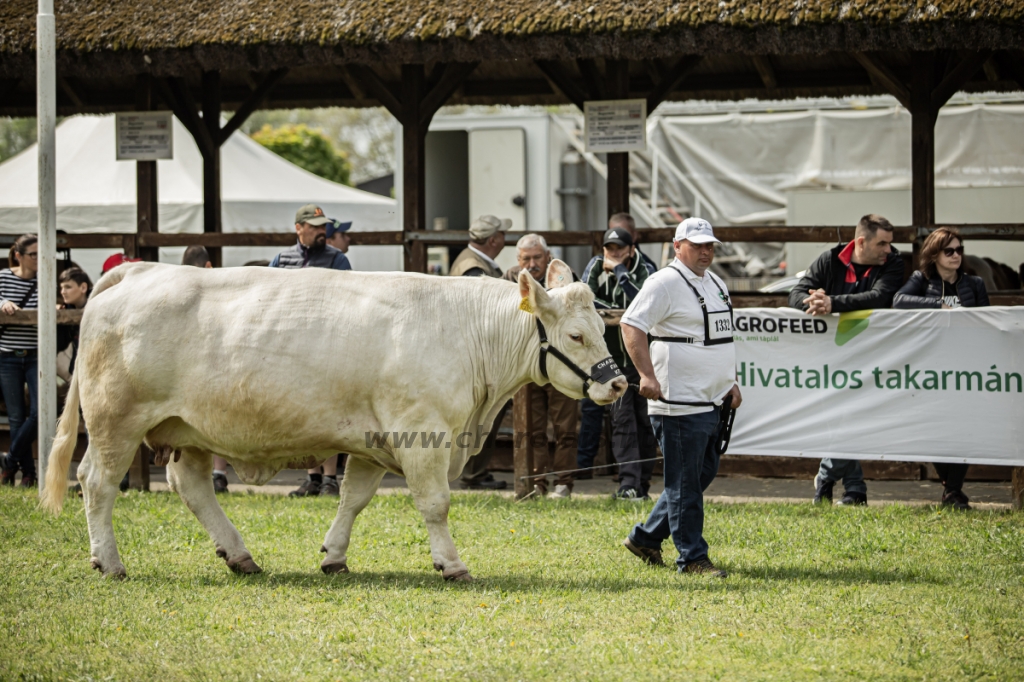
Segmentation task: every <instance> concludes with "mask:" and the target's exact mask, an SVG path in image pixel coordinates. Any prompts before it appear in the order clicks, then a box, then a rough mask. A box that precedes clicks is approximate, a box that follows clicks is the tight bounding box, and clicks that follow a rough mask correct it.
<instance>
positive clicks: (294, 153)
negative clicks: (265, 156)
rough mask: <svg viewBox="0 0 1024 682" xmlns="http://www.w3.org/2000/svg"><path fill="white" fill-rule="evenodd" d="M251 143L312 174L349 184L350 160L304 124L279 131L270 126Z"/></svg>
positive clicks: (284, 126) (320, 133)
mask: <svg viewBox="0 0 1024 682" xmlns="http://www.w3.org/2000/svg"><path fill="white" fill-rule="evenodd" d="M252 139H254V140H256V141H257V142H259V143H260V144H261V145H263V146H264V147H266V148H267V149H269V150H270V151H272V152H274V153H275V154H277V155H278V156H281V157H284V158H285V159H287V160H288V161H291V162H292V163H294V164H295V165H296V166H299V167H300V168H305V169H306V170H308V171H309V172H310V173H313V174H315V175H319V176H320V177H322V178H327V179H328V180H333V181H334V182H340V183H341V184H343V185H347V184H349V175H350V174H351V171H352V167H351V165H350V164H349V162H348V156H347V155H346V154H345V153H344V152H339V151H337V150H336V149H335V148H334V145H333V144H331V141H330V140H329V139H327V137H326V136H325V135H324V134H323V133H322V132H320V131H319V130H314V129H312V128H309V127H308V126H306V125H305V124H304V123H299V124H297V125H282V126H280V127H278V128H274V127H272V126H271V125H270V124H269V123H267V124H265V125H264V126H263V127H262V128H260V129H259V130H257V131H256V132H255V133H253V134H252Z"/></svg>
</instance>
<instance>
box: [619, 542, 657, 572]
mask: <svg viewBox="0 0 1024 682" xmlns="http://www.w3.org/2000/svg"><path fill="white" fill-rule="evenodd" d="M622 546H623V547H625V548H626V549H628V550H629V551H630V552H632V553H633V554H635V555H637V556H638V557H640V559H641V560H642V561H643V562H644V563H646V564H650V565H651V566H664V565H665V562H664V561H662V559H661V550H660V549H650V548H649V547H641V546H640V545H635V544H633V541H632V540H630V539H629V538H626V539H625V540H623V542H622Z"/></svg>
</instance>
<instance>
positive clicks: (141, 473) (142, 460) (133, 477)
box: [128, 445, 150, 493]
mask: <svg viewBox="0 0 1024 682" xmlns="http://www.w3.org/2000/svg"><path fill="white" fill-rule="evenodd" d="M149 453H150V450H149V448H147V447H146V446H145V445H140V446H139V449H138V450H136V451H135V459H134V460H132V466H131V468H130V469H128V487H130V488H131V489H132V490H142V491H143V492H147V493H148V492H149Z"/></svg>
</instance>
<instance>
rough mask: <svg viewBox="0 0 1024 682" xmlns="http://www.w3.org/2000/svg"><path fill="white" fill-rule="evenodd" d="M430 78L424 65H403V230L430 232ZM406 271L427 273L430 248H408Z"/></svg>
mask: <svg viewBox="0 0 1024 682" xmlns="http://www.w3.org/2000/svg"><path fill="white" fill-rule="evenodd" d="M425 81H426V77H425V75H424V73H423V65H422V64H403V65H402V111H401V114H402V115H401V116H400V117H399V120H400V121H401V122H402V221H403V223H404V224H403V226H402V227H403V229H405V230H406V231H411V230H425V229H426V214H427V207H426V196H425V190H426V169H425V166H426V128H425V127H423V125H422V124H421V120H422V119H421V115H420V107H421V105H422V102H423V95H424V86H425ZM405 271H406V272H426V271H427V245H426V244H425V243H423V242H409V243H407V244H406V245H405Z"/></svg>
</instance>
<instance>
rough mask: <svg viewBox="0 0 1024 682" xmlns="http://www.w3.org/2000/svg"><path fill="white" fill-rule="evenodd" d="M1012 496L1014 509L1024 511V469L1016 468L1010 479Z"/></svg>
mask: <svg viewBox="0 0 1024 682" xmlns="http://www.w3.org/2000/svg"><path fill="white" fill-rule="evenodd" d="M1010 495H1011V503H1012V504H1013V508H1014V509H1016V510H1018V511H1020V510H1021V509H1024V467H1014V468H1013V473H1012V474H1011V478H1010Z"/></svg>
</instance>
